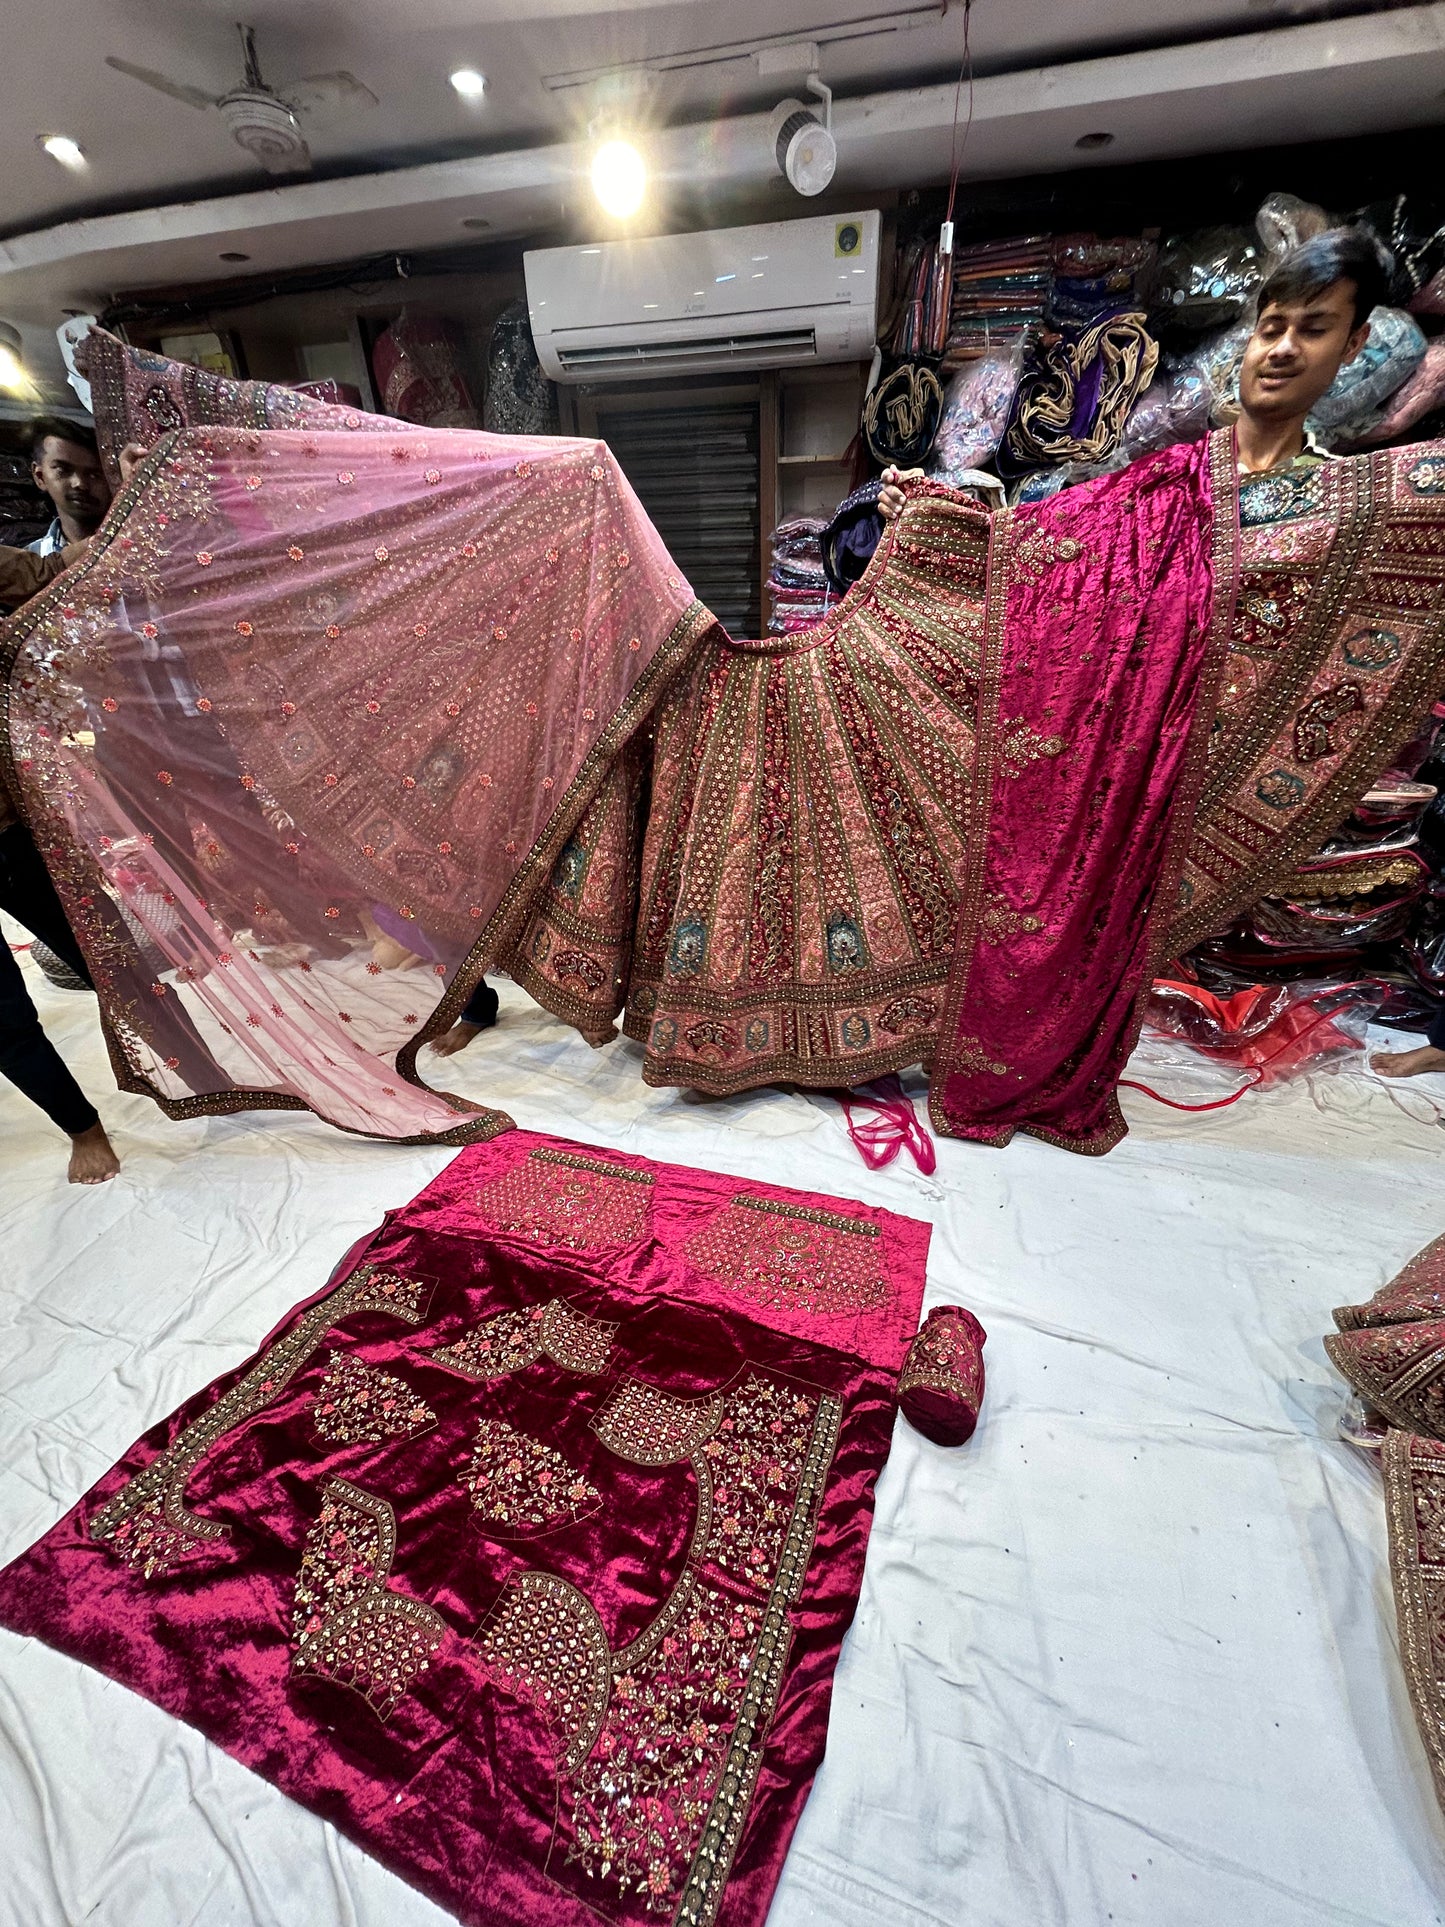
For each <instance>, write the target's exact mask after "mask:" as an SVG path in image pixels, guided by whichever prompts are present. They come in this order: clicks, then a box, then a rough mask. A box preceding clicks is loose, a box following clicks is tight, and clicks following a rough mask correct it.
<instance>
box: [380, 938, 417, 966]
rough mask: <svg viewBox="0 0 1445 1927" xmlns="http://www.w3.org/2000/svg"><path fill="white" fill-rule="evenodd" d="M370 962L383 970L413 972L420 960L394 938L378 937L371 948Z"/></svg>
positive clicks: (412, 951)
mask: <svg viewBox="0 0 1445 1927" xmlns="http://www.w3.org/2000/svg"><path fill="white" fill-rule="evenodd" d="M371 961H372V962H373V963H377V964H380V965H381V967H382V969H383V970H415V969H416V967H417V965H418V964H419V963H420V962H421V958H420V957H419V956H417V954H416V952H415V951H414V950H408V949H407V947H406V945H405V944H404V943H398V942H397V940H396V938H395V937H378V938H377V939H376V941H375V943H373V944H372V946H371Z"/></svg>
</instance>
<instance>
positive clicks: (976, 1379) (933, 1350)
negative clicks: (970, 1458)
mask: <svg viewBox="0 0 1445 1927" xmlns="http://www.w3.org/2000/svg"><path fill="white" fill-rule="evenodd" d="M987 1337H988V1334H987V1332H985V1330H984V1328H983V1326H982V1325H980V1324H979V1322H978V1320H977V1319H976V1318H975V1317H974V1315H973V1313H972V1312H971V1311H965V1309H964V1308H963V1306H962V1305H939V1306H938V1307H937V1308H936V1309H935V1310H933V1311H931V1312H930V1313H929V1314H928V1316H927V1318H926V1319H925V1320H924V1322H923V1328H922V1330H921V1331H920V1332H919V1334H918V1336H917V1337H916V1338H915V1339H914V1341H913V1343H912V1344H911V1345H910V1346H909V1348H908V1356H907V1358H905V1359H904V1361H903V1370H902V1371H901V1372H900V1373H899V1376H898V1403H899V1405H900V1406H901V1407H902V1408H903V1416H904V1417H905V1418H906V1419H907V1420H908V1423H909V1424H910V1425H911V1426H913V1428H914V1429H915V1431H919V1432H921V1433H922V1434H923V1436H924V1437H925V1438H926V1439H932V1440H933V1442H934V1444H935V1445H962V1444H963V1442H964V1440H965V1439H968V1438H971V1437H972V1436H973V1428H974V1427H975V1425H977V1424H978V1414H979V1408H980V1407H981V1406H982V1404H983V1347H984V1341H985V1340H986V1338H987Z"/></svg>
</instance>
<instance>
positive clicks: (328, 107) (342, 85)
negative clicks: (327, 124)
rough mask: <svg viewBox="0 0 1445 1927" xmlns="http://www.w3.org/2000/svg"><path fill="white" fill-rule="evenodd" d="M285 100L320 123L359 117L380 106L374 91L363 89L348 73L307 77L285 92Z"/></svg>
mask: <svg viewBox="0 0 1445 1927" xmlns="http://www.w3.org/2000/svg"><path fill="white" fill-rule="evenodd" d="M285 100H286V105H287V106H288V107H290V108H291V109H292V111H293V112H294V113H297V114H306V115H308V116H312V117H314V118H316V119H318V120H319V119H322V118H328V119H334V118H339V117H340V116H341V115H343V114H357V113H360V112H362V111H363V110H364V109H366V108H369V107H379V106H380V105H381V103H380V101H379V100H378V99H377V98H376V95H375V94H374V93H372V91H371V89H370V88H369V87H366V86H363V84H362V83H361V81H359V80H358V79H357V78H356V75H355V74H348V73H345V72H337V73H334V74H308V75H307V76H306V78H305V79H304V80H298V81H296V82H295V83H294V84H293V85H292V86H290V87H288V88H287V89H286V93H285Z"/></svg>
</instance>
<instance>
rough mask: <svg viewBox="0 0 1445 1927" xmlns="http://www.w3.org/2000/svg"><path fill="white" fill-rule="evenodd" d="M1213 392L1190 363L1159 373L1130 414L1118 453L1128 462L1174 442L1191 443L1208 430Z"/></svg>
mask: <svg viewBox="0 0 1445 1927" xmlns="http://www.w3.org/2000/svg"><path fill="white" fill-rule="evenodd" d="M1213 406H1214V390H1213V389H1212V388H1211V387H1210V385H1209V382H1208V380H1207V378H1206V377H1205V375H1204V374H1203V373H1202V371H1201V370H1200V369H1199V368H1198V367H1196V366H1195V365H1194V364H1193V363H1190V362H1185V363H1184V364H1182V365H1181V366H1180V367H1177V368H1171V369H1168V370H1161V371H1160V372H1159V373H1158V374H1157V375H1156V376H1155V377H1154V380H1153V381H1152V383H1151V384H1150V385H1149V387H1148V388H1146V389H1145V390H1144V393H1143V394H1142V395H1141V396H1140V397H1139V399H1138V401H1136V402H1135V404H1134V406H1133V408H1132V409H1130V411H1129V419H1128V420H1127V421H1126V422H1125V423H1124V433H1123V434H1122V436H1121V437H1120V438H1119V451H1120V453H1121V454H1123V455H1125V456H1126V457H1127V458H1128V459H1129V461H1131V462H1133V461H1137V460H1138V458H1139V457H1140V456H1141V455H1153V454H1155V453H1156V452H1157V451H1158V450H1159V449H1161V448H1170V447H1172V446H1173V444H1174V443H1175V442H1194V441H1198V439H1199V437H1200V436H1201V435H1202V434H1204V432H1205V430H1206V429H1207V428H1208V427H1209V417H1210V412H1211V410H1212V409H1213Z"/></svg>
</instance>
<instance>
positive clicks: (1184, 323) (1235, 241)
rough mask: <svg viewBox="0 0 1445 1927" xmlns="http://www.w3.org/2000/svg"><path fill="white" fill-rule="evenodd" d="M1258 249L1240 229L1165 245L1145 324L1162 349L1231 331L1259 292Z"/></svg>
mask: <svg viewBox="0 0 1445 1927" xmlns="http://www.w3.org/2000/svg"><path fill="white" fill-rule="evenodd" d="M1261 268H1262V262H1261V248H1260V244H1259V243H1258V242H1257V241H1255V240H1253V239H1252V238H1251V237H1250V235H1249V234H1248V233H1247V232H1246V231H1245V230H1244V229H1243V228H1233V227H1216V228H1206V229H1204V231H1203V232H1202V233H1198V234H1189V235H1185V236H1183V237H1182V238H1180V239H1177V240H1174V241H1171V242H1170V243H1169V244H1168V245H1167V246H1166V247H1164V248H1163V249H1162V250H1161V252H1160V255H1159V272H1158V276H1157V278H1156V283H1155V288H1156V292H1155V300H1154V305H1153V307H1152V308H1151V309H1150V322H1151V326H1152V327H1153V329H1154V332H1155V334H1157V335H1158V336H1159V338H1160V340H1161V341H1162V342H1163V343H1164V344H1165V346H1166V347H1171V348H1176V347H1177V348H1185V347H1188V346H1189V345H1190V344H1191V343H1193V342H1195V341H1197V340H1198V338H1199V337H1200V335H1204V334H1213V333H1215V332H1217V331H1218V330H1219V329H1221V328H1226V327H1229V326H1231V325H1232V324H1233V323H1235V322H1237V321H1239V320H1240V319H1241V317H1242V316H1243V315H1244V314H1245V313H1246V311H1247V310H1249V309H1250V308H1251V307H1252V304H1253V302H1254V298H1255V296H1256V295H1257V294H1258V292H1259V286H1260V282H1261V280H1262V279H1263V275H1262V273H1261Z"/></svg>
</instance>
